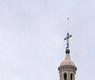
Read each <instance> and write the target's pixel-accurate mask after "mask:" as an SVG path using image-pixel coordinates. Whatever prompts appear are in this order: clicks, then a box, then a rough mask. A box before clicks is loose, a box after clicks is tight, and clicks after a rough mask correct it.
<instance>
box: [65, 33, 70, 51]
mask: <svg viewBox="0 0 95 80" xmlns="http://www.w3.org/2000/svg"><path fill="white" fill-rule="evenodd" d="M70 37H72V35H69V33H67V37H66V38H64V40H66V41H67V47H66V49H68V48H69V38H70Z"/></svg>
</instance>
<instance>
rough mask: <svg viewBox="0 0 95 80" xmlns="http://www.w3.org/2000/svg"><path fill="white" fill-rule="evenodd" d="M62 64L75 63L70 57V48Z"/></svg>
mask: <svg viewBox="0 0 95 80" xmlns="http://www.w3.org/2000/svg"><path fill="white" fill-rule="evenodd" d="M60 65H61V66H63V65H73V66H74V65H75V64H74V63H73V62H72V61H71V59H70V51H69V50H68V51H67V50H66V56H65V60H64V61H62V63H61V64H60Z"/></svg>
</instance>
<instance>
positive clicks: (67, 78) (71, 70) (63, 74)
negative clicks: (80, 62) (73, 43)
mask: <svg viewBox="0 0 95 80" xmlns="http://www.w3.org/2000/svg"><path fill="white" fill-rule="evenodd" d="M70 37H72V35H69V33H67V37H66V38H65V39H64V40H67V47H66V52H65V53H66V56H65V60H64V61H62V63H61V64H60V66H59V67H58V70H59V75H60V80H75V74H76V70H77V68H76V66H75V64H74V63H73V62H72V61H71V59H70V49H69V38H70Z"/></svg>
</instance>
